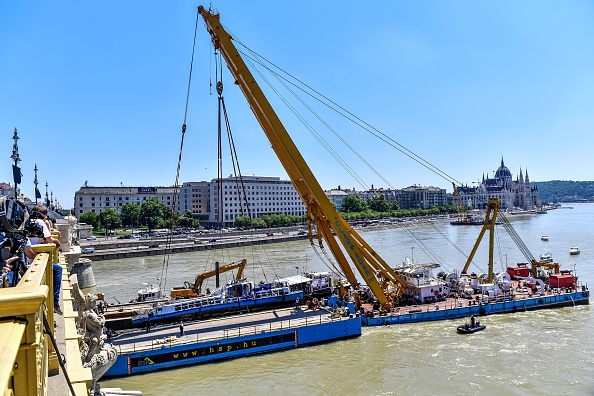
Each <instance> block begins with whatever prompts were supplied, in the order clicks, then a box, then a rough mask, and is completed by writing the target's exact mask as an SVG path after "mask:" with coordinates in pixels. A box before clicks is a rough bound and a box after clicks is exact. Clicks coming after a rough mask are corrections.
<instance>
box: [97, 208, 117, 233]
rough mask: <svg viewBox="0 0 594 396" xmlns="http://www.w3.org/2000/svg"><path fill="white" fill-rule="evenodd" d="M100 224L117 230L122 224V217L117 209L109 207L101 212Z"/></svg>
mask: <svg viewBox="0 0 594 396" xmlns="http://www.w3.org/2000/svg"><path fill="white" fill-rule="evenodd" d="M99 222H100V223H99V224H100V225H101V226H102V227H108V228H109V229H110V230H115V229H116V228H120V227H121V226H122V219H121V218H120V214H119V213H118V212H117V210H115V209H113V208H107V209H105V210H103V211H101V213H99Z"/></svg>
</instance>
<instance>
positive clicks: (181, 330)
mask: <svg viewBox="0 0 594 396" xmlns="http://www.w3.org/2000/svg"><path fill="white" fill-rule="evenodd" d="M179 336H180V337H183V336H184V322H179Z"/></svg>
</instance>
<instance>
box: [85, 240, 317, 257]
mask: <svg viewBox="0 0 594 396" xmlns="http://www.w3.org/2000/svg"><path fill="white" fill-rule="evenodd" d="M304 238H307V235H278V236H277V235H275V236H274V237H266V238H254V239H247V240H243V239H239V240H233V241H224V240H221V241H217V242H202V243H200V244H196V243H194V242H192V241H187V240H183V241H182V242H179V241H175V240H172V242H171V245H170V246H169V247H167V246H165V245H166V239H162V240H155V241H151V242H157V243H159V247H156V248H149V247H147V244H148V243H149V242H136V241H135V242H134V243H133V245H132V246H131V245H130V244H124V243H122V244H118V243H115V242H114V243H110V244H104V245H101V247H96V248H95V249H96V250H95V252H94V253H88V254H84V257H86V258H89V259H91V260H93V261H101V260H113V259H120V258H130V257H142V256H156V255H163V254H173V253H184V252H195V251H202V250H213V249H228V248H233V247H241V246H251V245H267V244H271V243H279V242H288V241H296V240H300V239H304Z"/></svg>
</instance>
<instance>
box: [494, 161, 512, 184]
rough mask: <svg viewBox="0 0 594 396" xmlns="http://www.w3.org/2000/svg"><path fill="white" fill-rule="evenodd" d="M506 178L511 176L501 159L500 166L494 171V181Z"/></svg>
mask: <svg viewBox="0 0 594 396" xmlns="http://www.w3.org/2000/svg"><path fill="white" fill-rule="evenodd" d="M508 177H509V178H511V177H512V174H511V172H510V171H509V169H508V168H507V166H505V165H504V164H503V157H501V166H500V167H499V168H497V171H495V179H504V178H508Z"/></svg>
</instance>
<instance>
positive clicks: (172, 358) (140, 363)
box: [104, 311, 361, 377]
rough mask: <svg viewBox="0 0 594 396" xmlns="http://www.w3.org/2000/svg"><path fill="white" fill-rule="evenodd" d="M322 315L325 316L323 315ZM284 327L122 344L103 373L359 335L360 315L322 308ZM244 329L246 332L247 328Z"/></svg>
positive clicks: (115, 373)
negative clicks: (131, 346) (333, 314)
mask: <svg viewBox="0 0 594 396" xmlns="http://www.w3.org/2000/svg"><path fill="white" fill-rule="evenodd" d="M322 315H323V316H328V317H327V318H325V317H324V318H322ZM246 316H247V315H246ZM220 321H225V319H217V320H215V321H213V322H214V323H213V324H212V326H211V328H215V327H216V328H221V329H222V328H223V327H224V326H222V325H221V322H220ZM186 326H188V325H186ZM275 326H276V328H275ZM283 327H286V324H285V325H284V326H283V325H281V326H280V327H278V323H275V322H269V323H264V324H263V325H262V326H261V327H258V328H257V329H254V330H252V331H251V332H250V333H249V334H245V335H237V336H228V334H229V332H231V331H232V330H231V329H227V330H224V331H222V332H221V336H220V337H216V338H209V339H208V340H204V341H200V340H198V338H197V339H196V341H190V342H187V341H186V342H183V343H180V342H173V343H169V344H167V343H165V344H161V345H158V346H155V345H151V346H150V347H145V348H142V347H138V348H137V347H134V350H132V351H130V350H128V351H126V350H124V349H123V348H122V350H121V351H120V353H119V355H118V358H117V360H116V362H115V364H114V365H113V366H112V367H111V368H110V369H109V370H108V371H107V372H106V373H105V375H104V377H116V376H128V375H134V374H141V373H146V372H150V371H157V370H163V369H169V368H175V367H181V366H188V365H197V364H204V363H210V362H216V361H220V360H226V359H233V358H238V357H242V356H246V355H253V354H261V353H267V352H275V351H280V350H285V349H292V348H298V347H303V346H308V345H313V344H318V343H323V342H331V341H336V340H341V339H346V338H351V337H358V336H360V335H361V319H360V318H359V316H358V315H351V316H350V317H346V318H330V316H329V315H327V312H325V311H322V312H320V314H319V315H316V316H313V317H310V319H309V322H306V324H305V325H298V326H293V327H292V326H291V325H289V328H283ZM264 328H266V330H264ZM244 331H245V330H244ZM245 332H246V333H247V331H245ZM224 334H227V335H224ZM139 337H140V336H139ZM180 340H181V339H180ZM132 342H133V341H132Z"/></svg>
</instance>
